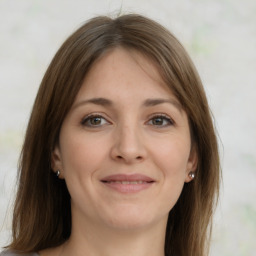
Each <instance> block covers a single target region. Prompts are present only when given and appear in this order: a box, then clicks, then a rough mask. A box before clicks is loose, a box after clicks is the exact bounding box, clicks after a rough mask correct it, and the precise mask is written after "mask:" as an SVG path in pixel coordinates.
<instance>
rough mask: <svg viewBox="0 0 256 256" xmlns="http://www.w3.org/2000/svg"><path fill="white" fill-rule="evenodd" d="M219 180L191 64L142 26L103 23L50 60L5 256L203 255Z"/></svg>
mask: <svg viewBox="0 0 256 256" xmlns="http://www.w3.org/2000/svg"><path fill="white" fill-rule="evenodd" d="M219 179H220V168H219V156H218V147H217V140H216V135H215V131H214V127H213V124H212V119H211V114H210V111H209V107H208V103H207V99H206V96H205V93H204V90H203V87H202V84H201V81H200V78H199V76H198V74H197V71H196V69H195V67H194V66H193V64H192V62H191V60H190V58H189V57H188V55H187V53H186V52H185V50H184V48H183V47H182V46H181V44H180V43H179V42H178V41H177V39H176V38H175V37H174V36H173V35H172V34H171V33H170V32H168V31H167V30H166V29H165V28H163V27H162V26H161V25H159V24H157V23H156V22H154V21H152V20H150V19H147V18H145V17H142V16H139V15H124V16H121V17H118V18H116V19H111V18H108V17H96V18H94V19H92V20H90V21H89V22H87V23H86V24H84V25H83V26H82V27H81V28H79V29H78V30H77V31H76V32H75V33H74V34H72V35H71V36H70V37H69V38H68V39H67V40H66V41H65V42H64V44H63V45H62V46H61V48H60V49H59V51H58V52H57V53H56V55H55V57H54V58H53V60H52V62H51V64H50V66H49V68H48V70H47V71H46V74H45V76H44V78H43V81H42V83H41V86H40V88H39V91H38V95H37V97H36V100H35V103H34V107H33V110H32V113H31V118H30V121H29V124H28V128H27V133H26V137H25V142H24V146H23V150H22V155H21V161H20V172H19V188H18V192H17V197H16V202H15V209H14V215H13V238H12V242H11V244H10V245H9V246H7V249H8V250H7V251H6V252H5V253H3V254H1V255H19V253H27V255H40V256H57V255H62V256H66V255H111V256H113V255H133V256H136V255H140V256H141V255H147V256H150V255H154V256H155V255H166V256H167V255H168V256H171V255H172V256H173V255H178V256H182V255H184V256H185V255H186V256H188V255H191V256H192V255H194V256H205V255H208V249H209V242H210V235H211V221H212V214H213V210H214V207H215V204H216V201H217V198H218V190H219Z"/></svg>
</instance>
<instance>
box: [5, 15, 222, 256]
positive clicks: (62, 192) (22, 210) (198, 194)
mask: <svg viewBox="0 0 256 256" xmlns="http://www.w3.org/2000/svg"><path fill="white" fill-rule="evenodd" d="M114 47H126V48H129V49H134V50H136V51H138V52H140V53H143V54H145V55H147V56H148V57H149V58H150V59H151V60H152V61H153V62H154V63H155V64H156V65H157V66H158V68H159V71H160V73H161V76H162V78H163V80H164V81H165V83H166V84H167V85H168V86H169V87H170V89H171V91H172V92H173V93H174V94H175V96H176V97H177V98H178V99H179V101H180V103H181V104H182V106H183V108H184V110H185V111H186V113H187V115H188V118H189V124H190V129H191V136H192V138H193V143H194V146H195V148H196V150H197V154H198V168H197V172H196V178H195V179H194V180H193V181H192V182H190V183H186V184H185V186H184V188H183V191H182V193H181V196H180V198H179V200H178V202H177V203H176V205H175V206H174V208H173V209H172V210H171V211H170V213H169V219H168V224H167V229H166V243H165V254H166V255H179V256H205V255H208V249H209V248H208V246H209V241H210V237H211V225H212V215H213V210H214V207H215V204H216V202H217V199H218V192H219V181H220V166H219V155H218V145H217V139H216V134H215V129H214V126H213V122H212V117H211V113H210V110H209V107H208V103H207V99H206V96H205V92H204V89H203V86H202V83H201V81H200V78H199V76H198V74H197V71H196V69H195V67H194V65H193V63H192V61H191V60H190V58H189V56H188V55H187V53H186V51H185V50H184V48H183V47H182V45H181V44H180V43H179V41H178V40H177V39H176V38H175V37H174V36H173V35H172V34H171V33H170V32H169V31H167V30H166V29H165V28H163V27H162V26H161V25H159V24H158V23H156V22H154V21H152V20H150V19H148V18H145V17H143V16H139V15H134V14H133V15H124V16H120V17H118V18H115V19H111V18H109V17H96V18H93V19H91V20H90V21H88V22H87V23H85V24H84V25H83V26H82V27H81V28H79V29H78V30H77V31H75V32H74V33H73V34H72V35H71V36H70V37H69V38H68V39H67V40H66V41H65V42H64V44H63V45H62V46H61V47H60V49H59V50H58V52H57V53H56V55H55V57H54V58H53V60H52V62H51V64H50V66H49V67H48V69H47V71H46V73H45V76H44V78H43V80H42V83H41V85H40V88H39V91H38V94H37V97H36V99H35V103H34V107H33V110H32V113H31V117H30V120H29V123H28V127H27V132H26V136H25V141H24V145H23V149H22V154H21V158H20V165H19V187H18V192H17V197H16V201H15V208H14V214H13V240H12V243H11V244H10V245H9V246H8V247H7V248H10V249H13V250H16V251H20V252H30V251H39V250H42V249H45V248H48V247H53V246H57V245H59V244H61V243H63V242H64V241H65V240H66V239H68V237H69V236H70V232H71V212H70V211H71V209H70V196H69V193H68V190H67V188H66V185H65V181H63V180H59V179H57V178H56V177H55V176H54V174H53V171H52V170H51V153H52V150H53V148H54V146H55V145H56V143H57V142H58V137H59V131H60V128H61V125H62V122H63V120H64V118H65V117H66V115H67V113H68V111H69V110H70V108H71V106H72V104H73V101H74V99H75V97H76V95H77V93H78V91H79V89H80V87H81V84H82V81H83V79H84V77H85V76H86V73H87V72H88V70H89V68H90V67H91V66H92V64H93V63H94V61H95V60H96V59H98V58H99V57H100V56H102V54H103V53H104V52H106V51H107V50H110V49H112V48H114Z"/></svg>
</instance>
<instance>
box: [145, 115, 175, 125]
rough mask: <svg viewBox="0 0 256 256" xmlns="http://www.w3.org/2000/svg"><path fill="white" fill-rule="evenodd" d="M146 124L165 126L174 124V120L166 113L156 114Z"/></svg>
mask: <svg viewBox="0 0 256 256" xmlns="http://www.w3.org/2000/svg"><path fill="white" fill-rule="evenodd" d="M148 124H150V125H153V126H160V127H166V126H170V125H174V121H173V120H172V119H171V118H170V117H168V116H166V115H156V116H154V117H152V118H151V119H150V120H149V122H148Z"/></svg>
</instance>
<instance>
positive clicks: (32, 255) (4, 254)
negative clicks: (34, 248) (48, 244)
mask: <svg viewBox="0 0 256 256" xmlns="http://www.w3.org/2000/svg"><path fill="white" fill-rule="evenodd" d="M21 255H22V256H39V254H37V253H35V252H31V253H26V254H18V253H15V252H12V251H9V250H7V251H3V252H1V253H0V256H21Z"/></svg>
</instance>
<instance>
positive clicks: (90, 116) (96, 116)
mask: <svg viewBox="0 0 256 256" xmlns="http://www.w3.org/2000/svg"><path fill="white" fill-rule="evenodd" d="M93 118H100V119H101V120H105V121H106V123H109V122H108V121H107V120H106V118H104V117H103V116H102V115H101V114H90V115H87V116H86V117H84V118H83V119H82V121H81V125H83V126H87V127H101V126H102V124H98V125H93V124H88V123H87V122H88V121H90V120H92V119H93Z"/></svg>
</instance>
